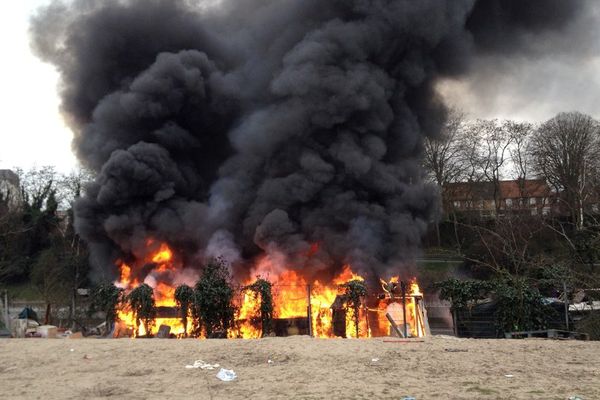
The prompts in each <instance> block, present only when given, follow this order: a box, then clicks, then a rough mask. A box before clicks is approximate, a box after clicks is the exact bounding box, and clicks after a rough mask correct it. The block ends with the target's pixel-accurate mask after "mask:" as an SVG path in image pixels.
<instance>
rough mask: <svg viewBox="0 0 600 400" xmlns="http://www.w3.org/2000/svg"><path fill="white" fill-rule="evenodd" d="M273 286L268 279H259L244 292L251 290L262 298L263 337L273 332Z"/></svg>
mask: <svg viewBox="0 0 600 400" xmlns="http://www.w3.org/2000/svg"><path fill="white" fill-rule="evenodd" d="M272 287H273V285H272V284H271V282H269V281H268V280H266V279H263V278H260V277H258V278H257V279H256V281H254V283H252V284H251V285H248V286H245V287H244V288H243V290H250V291H252V292H253V293H254V295H255V296H260V323H261V327H262V336H263V337H264V336H267V335H269V334H270V333H271V332H272V331H273V293H272Z"/></svg>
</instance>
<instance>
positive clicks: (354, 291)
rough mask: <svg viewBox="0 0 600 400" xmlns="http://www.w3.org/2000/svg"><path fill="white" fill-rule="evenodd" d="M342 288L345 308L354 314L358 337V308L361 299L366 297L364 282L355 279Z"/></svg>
mask: <svg viewBox="0 0 600 400" xmlns="http://www.w3.org/2000/svg"><path fill="white" fill-rule="evenodd" d="M342 286H343V287H344V296H345V300H346V307H347V308H351V309H352V311H353V314H354V326H355V329H356V337H358V334H359V329H358V322H359V318H360V306H361V302H362V298H364V297H365V296H366V295H367V286H366V285H365V282H364V281H361V280H358V279H355V280H351V281H349V282H346V283H345V284H343V285H342Z"/></svg>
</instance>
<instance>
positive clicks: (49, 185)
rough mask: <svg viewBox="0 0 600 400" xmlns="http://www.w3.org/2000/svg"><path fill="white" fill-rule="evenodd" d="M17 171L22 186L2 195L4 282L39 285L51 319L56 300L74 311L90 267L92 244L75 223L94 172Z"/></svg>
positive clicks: (0, 276)
mask: <svg viewBox="0 0 600 400" xmlns="http://www.w3.org/2000/svg"><path fill="white" fill-rule="evenodd" d="M14 172H15V173H16V175H17V176H18V178H19V182H18V187H16V186H15V187H11V188H9V189H8V190H6V191H4V193H2V194H1V195H0V285H1V286H6V285H18V284H23V283H27V282H30V283H32V284H33V285H35V287H36V288H37V289H38V290H39V292H40V294H41V296H42V298H43V299H44V301H45V302H46V304H47V306H46V319H48V318H49V317H50V315H51V310H50V305H51V304H57V303H58V304H70V306H71V310H70V312H71V314H73V313H74V304H73V302H74V300H75V291H76V290H77V288H79V287H81V286H82V285H83V284H84V283H87V282H86V281H87V279H88V271H89V264H88V260H87V258H88V251H87V247H86V245H85V243H84V242H83V241H82V240H81V239H80V238H79V236H78V235H77V234H76V232H75V229H74V227H73V204H74V202H75V201H76V199H77V198H78V197H79V196H80V195H81V193H82V190H83V187H84V185H85V183H86V182H88V181H89V180H90V179H91V175H90V173H89V172H87V171H85V170H78V171H74V172H71V173H68V174H62V173H59V172H57V171H56V170H55V169H54V168H53V167H51V166H44V167H39V168H32V169H29V170H22V169H16V170H15V171H14ZM11 191H12V192H11ZM15 199H17V200H16V201H15ZM71 316H72V315H71Z"/></svg>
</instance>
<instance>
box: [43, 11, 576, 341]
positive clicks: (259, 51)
mask: <svg viewBox="0 0 600 400" xmlns="http://www.w3.org/2000/svg"><path fill="white" fill-rule="evenodd" d="M212 3H214V4H212ZM579 8H580V2H578V1H573V2H564V1H562V0H544V1H539V2H521V1H518V0H489V1H475V0H444V1H438V0H436V1H418V2H413V1H405V0H352V1H348V0H343V1H342V0H331V1H326V2H324V1H321V0H290V1H270V0H242V1H239V0H236V1H229V0H223V1H219V2H208V1H184V0H180V1H172V0H168V1H167V0H150V1H148V0H121V1H118V0H109V1H91V2H90V1H85V0H74V1H73V2H71V3H70V4H69V5H68V6H67V5H65V4H63V3H62V2H60V1H54V2H53V3H51V4H50V5H49V6H48V7H46V8H44V9H42V10H41V11H40V13H39V15H38V16H37V17H35V18H34V20H33V24H32V37H33V47H34V50H35V51H36V52H37V54H38V55H39V56H40V57H41V58H42V59H43V60H46V61H48V62H50V63H52V64H54V65H55V66H56V67H57V69H58V71H59V73H60V76H61V86H60V91H61V96H62V112H63V114H64V115H65V118H66V119H67V121H68V123H69V124H70V126H71V127H72V129H73V131H74V132H75V139H74V143H73V147H74V150H75V152H76V153H77V156H78V158H79V159H80V160H81V162H82V163H83V164H84V165H85V166H86V167H88V168H90V169H91V170H93V171H94V172H95V173H96V179H95V181H94V182H93V183H92V184H91V185H90V186H89V187H88V188H87V191H86V194H85V196H83V197H82V198H81V199H80V200H79V201H78V203H77V205H76V209H75V226H76V229H77V231H78V233H79V234H80V235H81V237H83V238H84V239H85V240H86V241H87V243H88V244H89V247H90V250H91V254H92V257H91V262H92V263H93V265H94V268H95V277H96V279H98V280H118V281H119V283H120V285H121V286H122V287H124V288H126V289H131V288H133V287H135V286H136V285H139V284H141V283H146V284H148V285H149V286H151V287H152V288H153V289H154V293H155V298H156V302H157V305H159V306H168V307H171V306H173V305H174V290H175V287H176V286H178V285H179V284H181V283H188V284H193V282H194V281H195V280H196V279H197V278H198V277H199V276H200V275H201V273H202V271H201V266H202V265H203V263H204V261H205V260H206V259H208V258H212V257H222V258H223V259H224V260H226V262H227V264H228V265H229V268H230V270H231V274H232V275H233V276H234V277H235V279H236V280H237V281H239V282H244V283H248V282H252V281H253V280H254V277H256V276H257V275H260V276H262V277H265V278H267V279H269V280H271V281H272V282H273V283H274V284H275V287H274V289H275V294H274V304H275V314H276V317H277V318H294V317H296V316H298V315H302V316H304V315H306V313H307V312H308V313H309V314H310V315H311V320H312V324H309V325H310V329H312V330H313V331H314V332H313V333H314V334H315V335H316V336H331V335H332V334H333V333H331V329H333V328H331V323H330V322H327V321H329V319H333V315H330V313H329V312H328V311H327V310H330V307H331V305H332V304H333V303H335V299H336V296H337V295H338V287H339V285H340V284H346V283H348V282H351V281H352V280H356V279H358V276H360V277H363V278H364V279H365V282H366V285H367V286H368V287H369V288H371V291H370V292H371V293H374V289H373V288H378V286H379V279H380V278H383V279H386V280H387V279H389V278H390V277H392V276H396V275H398V274H401V276H402V278H403V279H406V278H407V277H408V276H411V275H412V273H413V272H412V271H411V268H412V266H413V265H414V258H415V256H416V255H417V253H418V249H419V243H420V238H421V236H422V235H423V233H424V232H425V231H426V229H427V225H428V223H429V222H430V221H431V220H432V219H433V218H435V215H436V212H437V209H438V205H439V201H438V196H437V191H436V189H435V188H433V187H432V186H430V185H428V184H426V183H425V182H424V181H423V174H422V170H421V166H420V156H421V150H422V140H423V138H424V137H436V136H437V135H439V132H440V129H439V128H440V126H441V124H442V123H443V122H444V118H445V106H444V105H443V104H442V102H441V101H440V99H439V97H438V95H437V94H436V90H435V85H436V83H437V82H438V81H439V80H440V79H442V78H452V77H457V76H460V75H461V74H463V73H465V72H466V71H467V70H468V66H469V63H470V60H471V59H472V58H473V57H474V56H476V55H477V54H488V55H491V56H493V55H494V54H501V55H503V56H506V55H510V54H511V52H513V51H514V52H516V51H521V50H522V49H523V46H522V44H523V42H524V40H525V38H526V40H527V42H528V43H531V42H532V41H535V40H536V38H542V39H543V35H544V34H545V33H546V32H548V31H550V30H553V29H560V28H561V27H562V26H564V25H565V24H566V23H567V22H568V21H569V20H570V19H571V18H572V17H573V15H575V14H577V12H578V11H579ZM511 46H513V47H511ZM350 266H351V267H350ZM354 274H356V275H354ZM361 279H362V278H361ZM307 288H308V289H307ZM307 291H308V292H307ZM415 291H416V292H418V289H413V290H412V292H411V293H413V294H415V296H412V297H410V296H409V297H410V299H412V300H410V302H408V301H405V302H404V306H405V307H407V306H409V307H410V304H414V307H413V309H414V310H416V309H418V308H420V306H419V305H418V299H419V297H418V296H416V293H415ZM307 293H309V295H307ZM390 293H391V294H389V296H388V297H387V298H388V299H394V298H397V296H396V295H395V294H393V290H391V291H390ZM405 297H406V293H405ZM299 298H303V299H305V300H304V303H302V301H300V300H298V299H299ZM382 300H384V299H382ZM413 300H414V303H411V302H412V301H413ZM367 303H368V302H367ZM246 304H247V303H246V302H244V301H242V302H241V303H240V307H241V308H240V310H241V311H240V312H241V313H242V319H245V317H244V314H243V313H244V312H246V311H247V308H246ZM379 306H380V304H378V303H376V304H375V305H374V306H373V304H370V305H369V306H368V307H375V308H377V307H379ZM381 307H383V306H382V305H381ZM307 309H309V311H307ZM357 310H359V311H358V312H360V308H359V309H357ZM336 317H338V314H336ZM122 318H123V319H126V318H128V317H127V316H125V315H122ZM415 318H416V317H415ZM357 320H358V321H364V323H365V324H367V323H369V327H365V328H364V329H359V332H360V331H364V332H368V331H369V329H370V330H373V329H374V326H375V325H377V323H376V322H373V321H370V319H369V318H362V317H361V318H358V319H357ZM359 323H361V322H359ZM422 323H423V322H422V321H421V322H419V321H418V320H415V321H414V322H413V323H412V325H411V328H410V329H411V330H414V332H413V334H417V335H420V334H421V333H422V330H423V329H424V328H423V326H422ZM171 325H172V326H174V327H175V330H176V331H181V330H185V329H186V328H185V327H183V326H181V327H178V326H177V322H176V321H171ZM248 335H250V334H248Z"/></svg>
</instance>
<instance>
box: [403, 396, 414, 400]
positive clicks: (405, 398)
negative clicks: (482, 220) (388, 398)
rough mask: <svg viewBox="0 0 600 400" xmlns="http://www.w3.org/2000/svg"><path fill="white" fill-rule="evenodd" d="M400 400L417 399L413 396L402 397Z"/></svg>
mask: <svg viewBox="0 0 600 400" xmlns="http://www.w3.org/2000/svg"><path fill="white" fill-rule="evenodd" d="M400 400H417V398H416V397H413V396H404V397H402V398H400Z"/></svg>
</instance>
